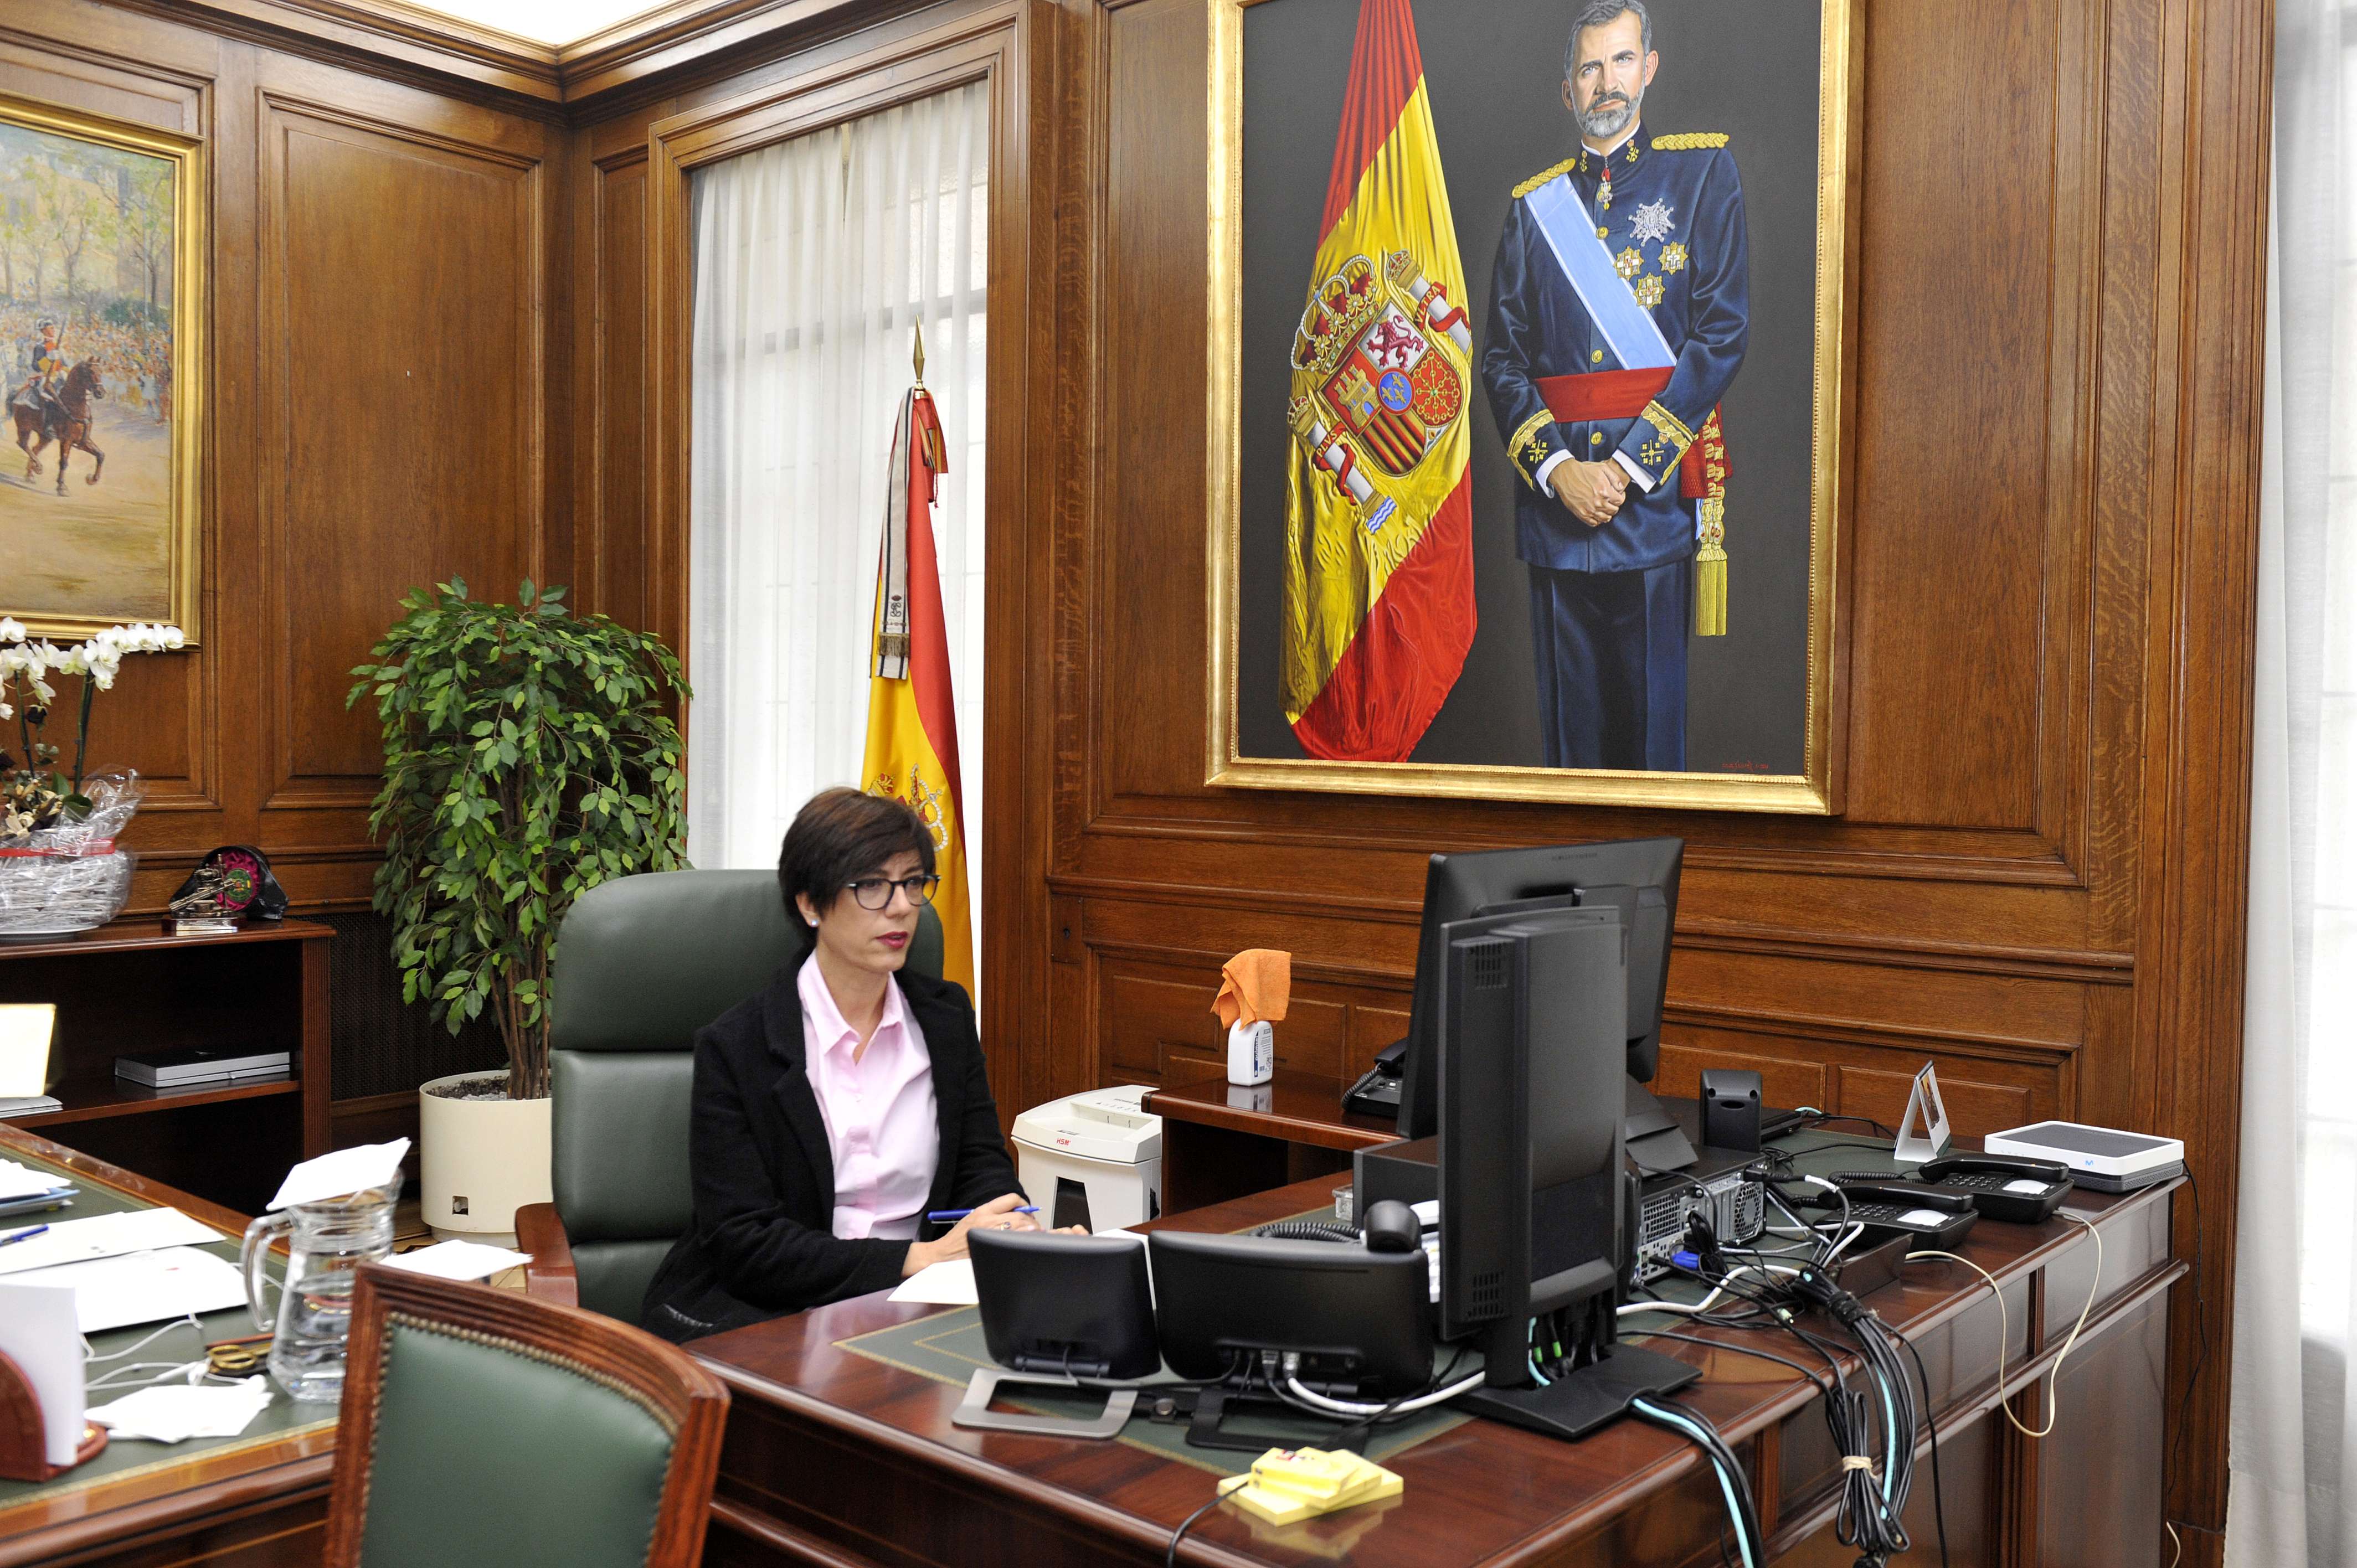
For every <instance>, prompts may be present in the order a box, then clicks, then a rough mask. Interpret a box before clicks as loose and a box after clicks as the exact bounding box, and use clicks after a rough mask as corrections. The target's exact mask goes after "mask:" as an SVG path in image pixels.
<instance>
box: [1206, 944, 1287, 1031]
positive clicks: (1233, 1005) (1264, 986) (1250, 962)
mask: <svg viewBox="0 0 2357 1568" xmlns="http://www.w3.org/2000/svg"><path fill="white" fill-rule="evenodd" d="M1292 1000H1293V955H1292V954H1291V953H1289V952H1279V951H1277V950H1275V948H1246V949H1245V950H1243V951H1242V952H1240V953H1238V954H1236V956H1235V957H1233V958H1232V959H1230V960H1228V961H1227V962H1225V963H1223V964H1222V965H1221V966H1220V993H1219V994H1218V995H1217V996H1215V997H1213V998H1212V999H1211V1011H1212V1012H1214V1013H1217V1014H1218V1015H1220V1026H1221V1027H1222V1028H1226V1029H1232V1028H1234V1027H1235V1026H1236V1025H1237V1024H1238V1023H1239V1022H1242V1023H1246V1024H1257V1023H1259V1022H1260V1021H1261V1020H1262V1019H1263V1018H1265V1019H1267V1020H1268V1021H1269V1022H1270V1023H1272V1024H1274V1023H1277V1022H1279V1021H1280V1020H1282V1019H1283V1018H1284V1017H1285V1007H1286V1003H1288V1002H1290V1001H1292Z"/></svg>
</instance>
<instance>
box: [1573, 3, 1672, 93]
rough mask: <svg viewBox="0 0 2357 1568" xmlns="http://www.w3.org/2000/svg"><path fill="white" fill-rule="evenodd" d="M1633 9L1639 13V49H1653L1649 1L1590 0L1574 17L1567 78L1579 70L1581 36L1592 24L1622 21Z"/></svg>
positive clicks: (1650, 52) (1650, 50)
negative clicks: (1646, 5)
mask: <svg viewBox="0 0 2357 1568" xmlns="http://www.w3.org/2000/svg"><path fill="white" fill-rule="evenodd" d="M1631 11H1633V12H1635V13H1636V14H1637V34H1638V37H1639V38H1640V39H1641V42H1640V43H1639V44H1638V52H1639V53H1640V54H1652V52H1653V17H1652V13H1651V12H1649V11H1647V10H1646V9H1645V0H1587V5H1582V6H1581V7H1580V8H1579V15H1578V16H1575V17H1573V18H1572V22H1571V37H1570V38H1567V39H1566V40H1565V42H1564V46H1563V79H1564V81H1566V82H1567V81H1570V80H1571V77H1572V73H1573V72H1574V71H1576V70H1578V69H1579V35H1580V34H1582V33H1584V32H1586V31H1587V29H1588V28H1590V27H1603V26H1605V25H1606V24H1608V23H1610V22H1615V21H1618V20H1619V19H1620V18H1621V17H1622V16H1627V15H1629V14H1630V13H1631Z"/></svg>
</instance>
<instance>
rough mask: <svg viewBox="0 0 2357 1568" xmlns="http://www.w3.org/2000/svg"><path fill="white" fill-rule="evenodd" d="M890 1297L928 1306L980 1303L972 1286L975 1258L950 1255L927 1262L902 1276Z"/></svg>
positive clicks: (977, 1293) (980, 1298) (976, 1304)
mask: <svg viewBox="0 0 2357 1568" xmlns="http://www.w3.org/2000/svg"><path fill="white" fill-rule="evenodd" d="M891 1299H892V1300H894V1301H917V1302H923V1303H925V1304H927V1305H931V1306H979V1305H982V1293H981V1292H979V1291H977V1290H976V1289H974V1260H973V1259H972V1258H952V1259H951V1260H950V1261H949V1262H946V1263H928V1264H926V1265H925V1266H924V1267H923V1268H921V1269H919V1270H918V1271H917V1272H916V1273H913V1274H910V1275H909V1277H908V1278H907V1279H905V1280H902V1281H901V1282H900V1288H899V1290H896V1291H894V1292H893V1293H892V1295H891Z"/></svg>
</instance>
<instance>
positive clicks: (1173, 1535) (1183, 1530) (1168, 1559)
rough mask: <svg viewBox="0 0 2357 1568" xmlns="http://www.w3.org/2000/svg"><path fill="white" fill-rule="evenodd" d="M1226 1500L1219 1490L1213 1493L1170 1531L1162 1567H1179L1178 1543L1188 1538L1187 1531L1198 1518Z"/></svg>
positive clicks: (1193, 1526)
mask: <svg viewBox="0 0 2357 1568" xmlns="http://www.w3.org/2000/svg"><path fill="white" fill-rule="evenodd" d="M1225 1500H1226V1499H1225V1498H1222V1497H1221V1496H1220V1494H1218V1493H1217V1492H1214V1493H1212V1494H1211V1501H1210V1502H1208V1503H1205V1504H1204V1505H1203V1506H1202V1507H1201V1508H1199V1509H1196V1510H1195V1511H1194V1512H1193V1513H1190V1514H1189V1515H1188V1516H1187V1517H1186V1519H1185V1520H1182V1521H1181V1522H1180V1524H1179V1528H1178V1529H1177V1530H1172V1531H1171V1532H1170V1550H1169V1551H1168V1552H1164V1553H1163V1554H1162V1568H1179V1542H1180V1541H1184V1540H1186V1539H1187V1532H1188V1531H1189V1530H1192V1529H1194V1528H1195V1525H1196V1523H1197V1521H1198V1520H1201V1519H1202V1517H1203V1516H1204V1515H1205V1514H1207V1513H1210V1512H1211V1510H1212V1509H1215V1508H1218V1507H1219V1506H1220V1504H1221V1503H1222V1502H1223V1501H1225Z"/></svg>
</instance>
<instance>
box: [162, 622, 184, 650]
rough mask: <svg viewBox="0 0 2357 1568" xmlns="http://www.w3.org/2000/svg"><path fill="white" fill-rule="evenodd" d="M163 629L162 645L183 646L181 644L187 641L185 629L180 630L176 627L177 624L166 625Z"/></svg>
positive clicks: (167, 646) (168, 647)
mask: <svg viewBox="0 0 2357 1568" xmlns="http://www.w3.org/2000/svg"><path fill="white" fill-rule="evenodd" d="M163 629H164V646H165V647H166V648H167V649H174V648H179V647H183V646H185V645H186V644H187V642H188V633H187V632H185V631H182V630H181V629H180V628H178V627H177V626H167V627H166V628H163Z"/></svg>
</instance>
